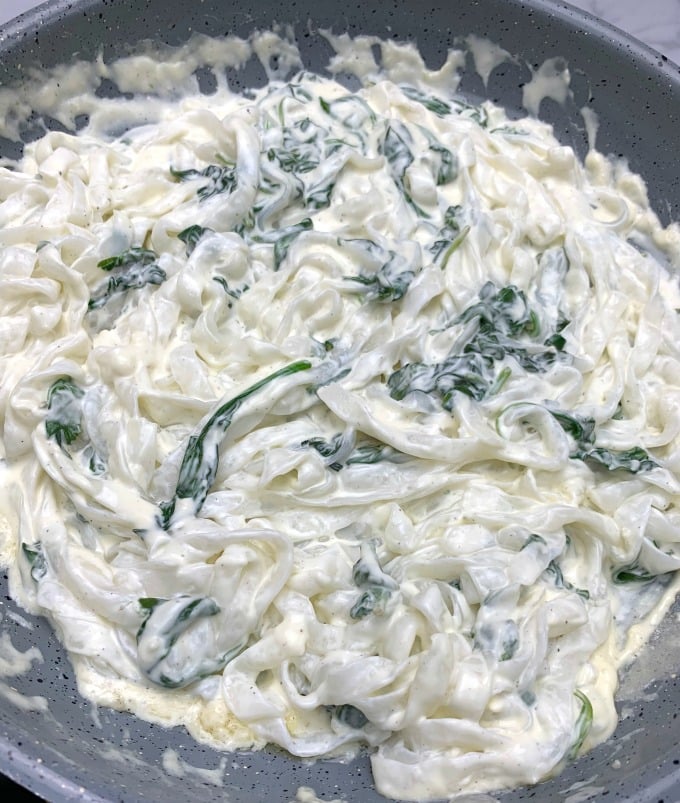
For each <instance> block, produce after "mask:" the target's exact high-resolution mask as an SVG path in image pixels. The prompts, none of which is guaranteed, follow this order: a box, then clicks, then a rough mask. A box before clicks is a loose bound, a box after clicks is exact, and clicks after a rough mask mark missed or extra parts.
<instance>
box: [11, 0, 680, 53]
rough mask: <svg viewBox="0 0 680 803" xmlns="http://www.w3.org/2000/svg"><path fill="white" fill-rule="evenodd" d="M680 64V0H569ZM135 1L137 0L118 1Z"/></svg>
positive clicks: (15, 10)
mask: <svg viewBox="0 0 680 803" xmlns="http://www.w3.org/2000/svg"><path fill="white" fill-rule="evenodd" d="M570 1H571V3H572V5H575V6H579V7H580V8H583V9H585V10H586V11H590V12H591V13H592V14H595V16H598V17H602V18H603V19H606V20H607V21H608V22H611V23H612V24H613V25H616V26H617V27H618V28H621V29H622V30H624V31H626V32H627V33H629V34H632V35H633V36H635V37H637V38H638V39H640V40H641V41H642V42H645V44H648V45H650V46H651V47H653V48H655V49H656V50H658V51H660V52H661V53H663V54H664V55H666V56H668V58H669V59H671V60H672V61H674V62H675V63H676V64H680V0H647V2H644V3H643V2H640V0H570ZM118 2H123V3H134V0H118ZM37 5H39V2H38V0H0V25H1V24H2V23H4V22H7V21H8V20H10V19H12V18H13V17H16V16H17V15H18V14H21V13H23V12H24V11H27V10H28V9H30V8H33V7H34V6H37Z"/></svg>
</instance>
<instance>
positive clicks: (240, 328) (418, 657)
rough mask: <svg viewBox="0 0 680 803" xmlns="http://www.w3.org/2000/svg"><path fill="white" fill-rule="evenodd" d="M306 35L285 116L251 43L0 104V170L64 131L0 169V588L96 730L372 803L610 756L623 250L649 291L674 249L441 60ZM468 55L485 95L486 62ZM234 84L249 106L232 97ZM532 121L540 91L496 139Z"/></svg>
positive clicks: (639, 468)
mask: <svg viewBox="0 0 680 803" xmlns="http://www.w3.org/2000/svg"><path fill="white" fill-rule="evenodd" d="M324 36H325V37H326V38H327V39H328V41H329V42H330V43H331V45H332V46H333V48H334V50H335V53H336V55H335V56H334V57H333V59H332V60H331V63H330V65H329V70H330V72H331V73H332V74H338V75H340V74H347V73H349V74H352V75H354V76H356V77H358V78H360V79H361V81H362V82H363V83H364V84H365V85H364V87H363V89H361V90H360V91H359V92H358V93H356V94H355V95H348V94H347V92H346V90H345V89H344V88H343V87H342V86H341V85H340V84H339V83H336V82H335V81H333V80H331V79H327V78H320V77H318V76H312V75H309V74H306V73H302V74H300V75H297V76H295V77H293V78H292V79H291V80H290V82H287V81H288V78H287V76H288V75H289V73H290V71H291V69H293V70H295V69H297V68H298V66H300V59H299V54H298V52H297V49H296V46H295V44H294V41H293V39H292V34H291V32H290V31H287V30H279V31H277V32H265V33H260V34H258V35H256V36H254V37H253V39H252V40H251V41H250V42H244V41H242V40H236V39H230V40H227V41H225V42H215V41H213V40H209V39H207V38H204V37H196V38H195V39H194V40H192V42H191V43H190V44H189V45H187V47H186V48H184V49H183V50H182V51H181V52H180V53H177V52H173V51H164V52H161V53H157V52H151V51H150V52H149V53H146V54H144V55H137V56H133V57H129V58H127V59H123V60H121V61H119V62H117V63H116V64H114V65H105V64H104V63H103V62H102V61H101V60H100V61H99V62H97V63H96V64H94V65H82V64H80V65H77V66H75V67H73V68H64V69H61V70H59V71H58V73H57V74H56V76H55V77H54V81H56V82H58V83H59V87H60V88H59V92H58V93H54V92H50V89H49V87H50V82H49V81H45V80H43V81H35V83H34V84H33V85H29V86H28V87H27V88H26V89H25V91H24V93H23V95H22V98H23V102H24V103H25V108H18V109H17V107H16V97H14V98H12V96H11V94H9V93H8V92H9V91H8V90H0V119H2V120H4V130H5V131H6V132H7V133H9V134H11V133H12V131H13V130H14V131H16V129H17V120H18V117H17V115H20V114H22V113H23V112H24V111H26V110H27V109H29V108H35V109H37V110H39V111H41V112H43V113H50V114H52V115H53V116H55V117H57V118H58V119H60V120H61V121H62V122H64V123H65V124H67V125H68V124H69V123H73V121H74V120H75V117H76V116H77V115H79V114H87V115H89V118H90V120H89V125H88V126H87V127H86V128H85V129H84V130H83V131H81V132H80V134H79V135H78V136H70V135H67V134H63V133H55V132H52V133H47V134H46V136H45V137H44V138H42V139H40V140H38V141H36V142H34V143H30V144H28V145H27V146H26V151H25V154H24V157H23V159H22V160H21V162H20V163H18V164H16V165H9V167H8V168H2V167H0V313H1V315H2V320H3V321H4V322H5V326H4V328H3V329H1V330H0V346H1V350H0V376H2V385H1V388H0V423H1V424H2V432H3V435H2V449H3V454H4V455H5V457H6V461H7V466H2V467H0V469H1V471H2V473H1V475H0V477H1V479H2V483H3V487H4V490H5V491H6V493H3V494H2V495H1V496H0V499H1V500H2V501H1V502H0V504H1V505H2V509H1V510H0V514H1V515H2V516H3V519H2V520H3V521H4V520H6V522H7V523H6V524H3V527H2V531H3V539H2V557H3V560H4V562H5V563H6V564H7V565H9V566H10V571H11V582H10V588H11V592H12V594H13V595H14V596H15V598H17V599H18V600H19V601H20V602H21V604H22V605H24V606H25V607H26V608H27V609H28V610H29V611H31V612H34V613H35V612H38V613H41V614H43V615H46V616H48V617H49V618H50V620H51V621H52V622H53V623H54V625H55V627H56V629H57V632H58V633H59V636H60V638H61V640H62V641H63V643H64V645H65V646H66V648H67V650H68V651H69V654H70V656H71V659H72V661H73V664H74V667H75V670H76V675H77V678H78V683H79V688H80V690H81V691H82V693H83V694H84V695H85V696H87V697H88V698H90V699H91V700H93V701H94V702H95V703H96V704H97V705H105V706H109V707H113V708H118V709H124V710H131V711H134V712H135V713H136V714H137V715H139V716H141V717H143V718H145V719H148V720H150V721H154V722H159V723H161V724H164V725H177V724H183V725H184V726H186V727H187V729H188V730H189V732H190V733H191V734H192V735H193V736H194V737H195V738H196V739H198V740H200V741H204V742H206V743H207V744H210V745H212V746H215V747H218V748H220V749H226V750H232V749H236V748H243V747H262V746H264V745H265V744H266V743H267V742H273V743H277V744H279V745H281V746H283V747H285V748H286V749H288V750H289V751H290V752H291V753H293V754H295V755H298V756H303V757H318V756H323V755H335V756H337V755H341V756H346V755H350V754H352V753H353V752H355V751H356V750H357V749H358V748H359V747H360V746H362V745H368V746H369V747H371V748H374V753H373V757H372V763H373V771H374V777H375V781H376V785H377V787H378V789H379V791H381V792H382V793H383V794H385V795H387V796H388V797H408V798H413V799H421V800H426V799H430V798H435V797H442V796H450V795H451V794H452V793H454V792H456V791H457V792H459V793H460V794H462V795H467V796H470V795H476V793H485V792H488V791H493V790H498V789H502V788H507V787H511V786H515V785H519V784H524V783H532V782H536V781H538V780H540V779H542V778H544V777H547V776H549V775H551V774H554V773H556V772H558V771H559V770H560V768H561V767H563V766H564V764H565V762H566V761H569V760H572V759H573V758H574V757H575V755H576V754H578V753H579V752H581V751H582V750H585V749H588V748H589V747H592V746H593V745H594V744H596V743H598V742H600V741H602V740H603V739H605V738H606V737H607V736H608V735H609V734H610V733H611V732H612V731H613V729H614V727H615V724H616V711H615V708H614V705H613V697H614V692H615V690H616V686H617V673H616V669H617V667H618V666H620V665H621V664H622V663H623V662H625V661H627V660H628V659H629V657H630V656H631V655H632V654H633V652H636V651H637V649H638V646H639V644H641V643H642V641H643V640H644V638H646V636H647V634H648V633H649V629H650V627H651V626H652V625H653V624H655V623H656V622H657V621H658V619H659V615H660V612H661V611H662V610H663V609H664V606H665V605H668V604H670V601H671V600H672V596H671V594H670V593H666V595H665V597H664V598H663V599H661V597H662V596H663V589H662V588H661V587H660V586H659V585H658V584H653V582H652V579H653V578H654V577H656V576H657V575H664V574H668V573H669V572H672V571H675V569H676V568H678V567H680V551H678V549H677V546H676V545H677V541H678V533H679V527H678V524H680V522H679V521H678V520H677V513H676V512H675V508H674V506H675V505H677V500H678V492H679V490H680V483H679V481H678V473H679V472H680V462H679V461H680V458H679V457H678V455H680V451H679V450H678V445H679V441H678V437H679V435H678V431H679V430H680V387H679V386H678V379H677V377H678V375H680V374H679V372H678V368H679V367H680V353H679V351H678V344H679V343H680V337H679V335H680V331H679V329H680V324H679V322H678V316H677V313H676V310H675V306H674V305H675V303H676V300H677V297H678V287H677V279H676V278H675V275H672V274H670V273H669V272H668V269H667V267H666V264H662V263H660V262H659V261H657V259H656V257H655V256H654V254H653V253H652V252H651V251H650V252H649V253H643V252H641V250H640V244H641V243H644V242H647V241H648V242H649V243H651V244H652V245H653V247H654V249H655V250H656V251H657V252H658V253H660V254H662V255H663V259H664V262H665V263H667V265H668V266H669V267H670V268H671V269H672V270H675V269H677V267H678V264H680V257H679V255H680V230H679V229H678V226H677V225H673V226H671V227H668V228H666V229H663V228H662V227H661V226H660V225H659V222H658V220H657V219H656V217H655V216H654V214H653V213H652V211H651V210H650V209H649V206H648V203H647V199H646V193H645V189H644V185H643V184H642V182H641V181H640V180H639V178H638V177H635V176H633V175H631V174H630V172H629V171H627V169H626V166H625V164H623V163H616V164H614V163H611V162H609V161H607V160H606V159H604V157H602V156H601V155H599V154H597V153H596V152H594V151H591V153H590V154H589V156H588V159H587V161H586V164H585V166H584V165H581V164H579V162H578V160H577V159H576V157H575V155H574V154H573V152H572V151H571V150H570V149H569V148H566V147H564V146H561V145H560V144H559V143H558V142H557V141H556V140H555V139H554V137H553V135H552V132H551V131H550V129H549V127H548V126H546V125H545V124H543V123H541V122H539V121H538V120H536V119H532V118H526V119H523V120H520V121H514V122H512V123H511V122H510V121H508V120H507V118H506V117H505V115H504V113H503V112H502V110H500V109H498V108H495V107H494V106H492V105H491V104H488V103H487V104H484V105H483V106H480V107H472V106H469V105H468V104H466V103H465V102H464V101H463V100H462V99H460V98H457V97H456V96H455V95H454V92H455V89H456V87H457V85H458V81H459V77H460V76H459V73H460V70H461V69H462V66H463V64H464V53H463V52H462V51H452V52H451V53H450V54H449V56H448V58H447V59H446V61H445V63H444V64H443V65H442V67H441V68H439V69H438V70H428V69H427V68H426V67H425V65H424V63H423V61H422V59H421V57H420V55H419V54H418V53H417V51H416V50H415V49H414V48H413V47H411V46H406V45H400V44H397V43H394V42H379V41H378V40H376V39H374V38H372V37H359V38H358V39H354V40H351V39H349V37H346V36H336V35H333V34H331V33H330V32H324ZM376 45H377V46H378V48H379V50H380V59H378V60H377V59H376V55H375V49H376ZM471 47H473V48H474V51H473V52H474V58H475V63H476V69H477V70H478V71H479V72H480V75H482V77H483V78H484V79H485V80H488V77H489V74H490V72H491V71H492V70H493V68H494V66H496V65H497V64H498V63H500V61H499V59H505V58H506V56H507V54H505V53H501V52H500V51H493V50H488V51H485V50H484V47H485V45H484V43H483V42H481V41H474V42H472V45H471ZM251 53H255V54H256V56H257V57H258V58H259V59H260V61H261V62H262V64H263V66H264V67H265V69H266V70H267V71H268V75H269V77H270V80H271V83H270V84H269V85H268V86H267V87H265V88H264V89H262V90H260V91H258V92H256V93H253V94H252V95H249V96H246V97H244V96H239V95H236V94H233V93H232V92H231V91H230V89H229V87H228V85H227V82H226V79H225V77H224V74H223V68H224V67H226V66H238V65H240V64H243V63H244V62H245V61H246V60H247V59H248V58H249V57H250V55H251ZM202 64H205V65H208V66H210V67H212V68H214V70H215V75H216V80H217V90H216V92H215V93H214V94H212V95H210V96H204V95H201V94H200V93H198V92H197V86H196V82H195V79H194V78H193V72H194V71H195V69H196V67H197V66H199V65H202ZM140 75H143V84H141V85H140V83H139V81H140V78H139V76H140ZM103 78H108V79H110V80H114V81H115V82H116V83H117V85H118V86H119V87H120V88H121V89H123V90H124V91H135V92H137V91H140V90H141V91H143V92H148V93H151V96H149V97H145V98H144V99H133V100H131V101H122V100H115V101H111V100H108V101H107V100H103V99H100V98H96V97H95V96H94V94H93V92H94V89H95V88H96V86H97V85H98V82H99V81H100V80H102V79H103ZM568 93H569V72H568V66H567V65H566V63H565V62H564V61H563V60H558V59H552V60H550V61H549V62H546V64H544V65H543V66H542V67H540V68H539V69H538V70H537V71H536V73H535V74H534V77H533V79H532V81H531V82H530V84H528V85H527V86H526V87H525V95H524V98H525V106H527V108H528V109H529V110H530V111H533V112H537V111H538V109H539V105H540V100H541V98H542V97H544V96H549V97H552V98H553V99H555V100H557V101H560V102H562V101H564V100H565V99H566V98H567V96H568ZM13 103H14V105H12V104H13ZM178 235H181V237H180V236H178ZM632 241H634V242H635V243H636V244H637V247H636V246H634V245H632V244H631V242H632ZM631 450H634V451H631ZM608 466H610V467H611V469H612V470H609V469H608ZM647 575H649V579H646V577H647ZM622 583H624V585H622ZM629 583H630V584H632V586H629V585H628V584H629ZM629 587H634V588H639V589H641V590H645V589H646V590H647V591H649V589H652V593H651V594H650V593H647V596H646V598H645V601H646V603H645V604H646V609H645V610H646V611H649V610H651V611H652V612H651V613H649V614H648V615H647V614H645V617H644V622H638V623H636V605H635V604H634V603H632V602H631V599H633V598H631V596H630V595H626V594H625V593H621V589H623V588H629ZM634 599H636V600H637V599H642V596H640V597H638V596H637V595H636V596H635V597H634ZM655 605H656V607H655ZM640 615H641V614H638V618H639V617H640ZM631 628H632V629H631ZM635 628H637V630H636V629H635ZM591 709H592V711H591ZM591 720H592V721H591ZM166 764H167V767H166V770H167V771H169V772H171V773H175V774H178V773H185V774H186V773H187V772H190V770H189V769H188V765H185V763H184V762H182V761H181V759H180V758H179V756H178V755H177V754H176V753H174V751H166V755H165V757H164V766H165V765H166ZM193 769H196V768H193ZM191 771H193V770H191ZM222 771H223V768H222V767H221V766H220V768H219V771H218V770H200V772H207V773H210V777H211V778H215V779H216V778H217V775H218V774H220V773H222ZM178 777H179V775H178ZM211 782H212V781H211ZM298 799H300V798H299V794H298Z"/></svg>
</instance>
